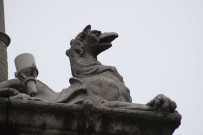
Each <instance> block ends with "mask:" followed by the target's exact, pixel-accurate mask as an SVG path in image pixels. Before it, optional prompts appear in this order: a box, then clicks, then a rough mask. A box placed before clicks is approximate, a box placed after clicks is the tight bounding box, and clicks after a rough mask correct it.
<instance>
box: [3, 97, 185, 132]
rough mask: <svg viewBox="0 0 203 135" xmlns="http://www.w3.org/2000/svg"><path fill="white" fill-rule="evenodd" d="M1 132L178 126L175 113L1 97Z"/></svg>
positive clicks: (141, 129)
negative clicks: (87, 110)
mask: <svg viewBox="0 0 203 135" xmlns="http://www.w3.org/2000/svg"><path fill="white" fill-rule="evenodd" d="M0 108H1V109H0V111H1V113H0V124H1V125H2V126H1V128H0V134H1V135H24V134H26V135H77V134H81V135H91V134H92V135H110V134H112V135H124V134H125V135H135V134H136V135H171V134H172V133H173V132H174V130H175V129H176V128H177V127H178V126H179V124H180V119H181V116H180V114H179V113H178V112H174V113H161V112H155V111H141V110H126V109H117V108H114V109H112V108H107V107H94V108H92V110H91V111H90V113H88V114H86V113H85V111H84V108H83V107H82V106H80V105H67V104H63V103H48V102H41V101H30V100H27V101H25V100H24V101H23V100H17V99H15V100H14V99H13V100H10V101H9V100H7V99H0Z"/></svg>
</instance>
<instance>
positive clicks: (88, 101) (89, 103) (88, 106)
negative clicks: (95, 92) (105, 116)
mask: <svg viewBox="0 0 203 135" xmlns="http://www.w3.org/2000/svg"><path fill="white" fill-rule="evenodd" d="M93 106H94V104H93V102H92V100H91V98H87V99H85V100H84V101H83V109H84V113H85V114H86V115H89V114H90V113H91V110H92V109H93Z"/></svg>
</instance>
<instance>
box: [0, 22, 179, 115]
mask: <svg viewBox="0 0 203 135" xmlns="http://www.w3.org/2000/svg"><path fill="white" fill-rule="evenodd" d="M117 37H118V35H117V33H102V32H101V31H97V30H91V26H90V25H88V26H86V27H85V28H84V30H83V31H82V32H81V33H79V34H78V35H77V36H76V38H75V39H73V40H71V42H70V44H71V47H70V49H69V50H67V51H66V54H67V56H68V57H69V59H70V64H71V71H72V75H73V77H72V78H70V84H71V86H70V87H69V88H66V89H63V90H62V91H61V92H59V93H56V92H54V91H53V90H51V89H50V88H49V87H48V86H46V85H45V84H44V83H42V82H41V81H38V80H37V81H36V88H37V93H36V96H35V97H30V96H29V95H27V94H25V92H26V87H25V86H24V84H23V83H22V82H21V81H20V80H19V79H12V80H8V81H4V82H2V83H0V96H1V97H9V98H19V99H27V100H43V101H47V102H57V103H68V104H83V105H85V106H86V107H88V106H103V107H112V108H124V109H141V110H162V111H166V112H173V111H174V110H175V109H176V103H175V102H174V101H172V100H170V98H168V97H166V96H164V95H162V94H160V95H158V96H156V97H155V98H154V99H152V100H151V101H150V102H149V103H147V105H142V104H135V103H132V99H131V96H130V91H129V89H128V88H127V87H126V86H125V84H124V81H123V78H122V76H121V75H120V74H119V73H118V71H117V70H116V68H115V67H112V66H105V65H102V64H101V63H100V62H99V61H97V55H98V54H100V53H101V52H103V51H105V50H107V49H108V48H110V47H111V46H112V44H111V42H112V41H113V40H114V39H115V38H117Z"/></svg>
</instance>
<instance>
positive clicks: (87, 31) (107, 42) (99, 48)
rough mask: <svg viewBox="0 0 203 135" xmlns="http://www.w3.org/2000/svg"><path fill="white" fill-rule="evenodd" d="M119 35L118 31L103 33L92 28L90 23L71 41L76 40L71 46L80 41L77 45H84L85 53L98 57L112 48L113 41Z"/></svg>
mask: <svg viewBox="0 0 203 135" xmlns="http://www.w3.org/2000/svg"><path fill="white" fill-rule="evenodd" d="M117 37H118V34H117V33H114V32H109V33H101V31H98V30H91V26H90V25H88V26H86V27H85V28H84V29H83V31H82V32H80V33H79V34H78V35H77V36H76V38H75V39H73V40H72V41H71V42H74V44H73V43H71V47H73V46H72V45H76V42H78V43H77V45H78V46H81V47H82V49H83V53H87V54H90V55H92V56H94V57H97V55H98V54H100V53H101V52H103V51H105V50H107V49H108V48H110V47H111V46H112V44H111V42H112V41H113V40H114V39H115V38H117ZM80 42H81V43H80ZM79 44H81V45H79Z"/></svg>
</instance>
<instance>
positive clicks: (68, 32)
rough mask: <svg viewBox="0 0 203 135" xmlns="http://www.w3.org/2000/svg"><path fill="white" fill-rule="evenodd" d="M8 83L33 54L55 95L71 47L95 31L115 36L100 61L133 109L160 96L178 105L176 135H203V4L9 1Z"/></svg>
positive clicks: (65, 78) (65, 75)
mask: <svg viewBox="0 0 203 135" xmlns="http://www.w3.org/2000/svg"><path fill="white" fill-rule="evenodd" d="M4 4H5V19H6V33H7V34H8V35H9V36H10V38H11V44H10V46H9V47H8V63H9V79H12V78H14V72H15V71H16V69H15V65H14V59H15V57H16V56H17V55H19V54H21V53H31V54H33V55H34V57H35V60H36V63H37V67H38V69H39V76H38V79H39V80H41V81H43V82H44V83H46V84H47V85H48V86H50V87H51V88H52V89H53V90H55V91H61V90H62V89H63V88H66V87H68V86H69V78H70V77H71V71H70V65H69V59H68V57H67V56H66V55H65V51H66V50H67V49H68V48H69V46H70V45H69V42H70V40H71V39H73V38H74V37H75V36H76V35H77V34H78V33H79V32H81V31H82V29H83V28H84V27H85V26H86V25H88V24H91V25H92V28H93V29H96V30H101V31H103V32H117V33H118V34H119V37H118V38H117V39H116V40H115V41H113V47H112V48H110V49H109V50H107V51H105V52H103V53H102V54H101V55H99V57H98V59H99V61H100V62H102V63H103V64H104V65H112V66H116V67H117V69H118V71H119V73H120V74H121V75H122V76H123V77H124V81H125V84H126V85H127V86H128V87H129V88H130V90H131V96H132V98H133V102H135V103H143V104H145V103H147V102H148V101H149V100H151V99H152V98H154V97H155V96H156V95H157V94H160V93H162V94H165V95H166V96H168V97H170V98H171V99H173V100H175V101H176V103H177V105H178V108H177V110H178V111H179V113H180V114H182V117H183V118H182V124H181V125H180V127H179V128H178V129H177V130H176V131H175V132H174V135H202V134H203V129H202V126H203V124H202V122H203V105H202V103H203V1H202V0H108V1H107V0H106V1H105V0H4Z"/></svg>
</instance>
